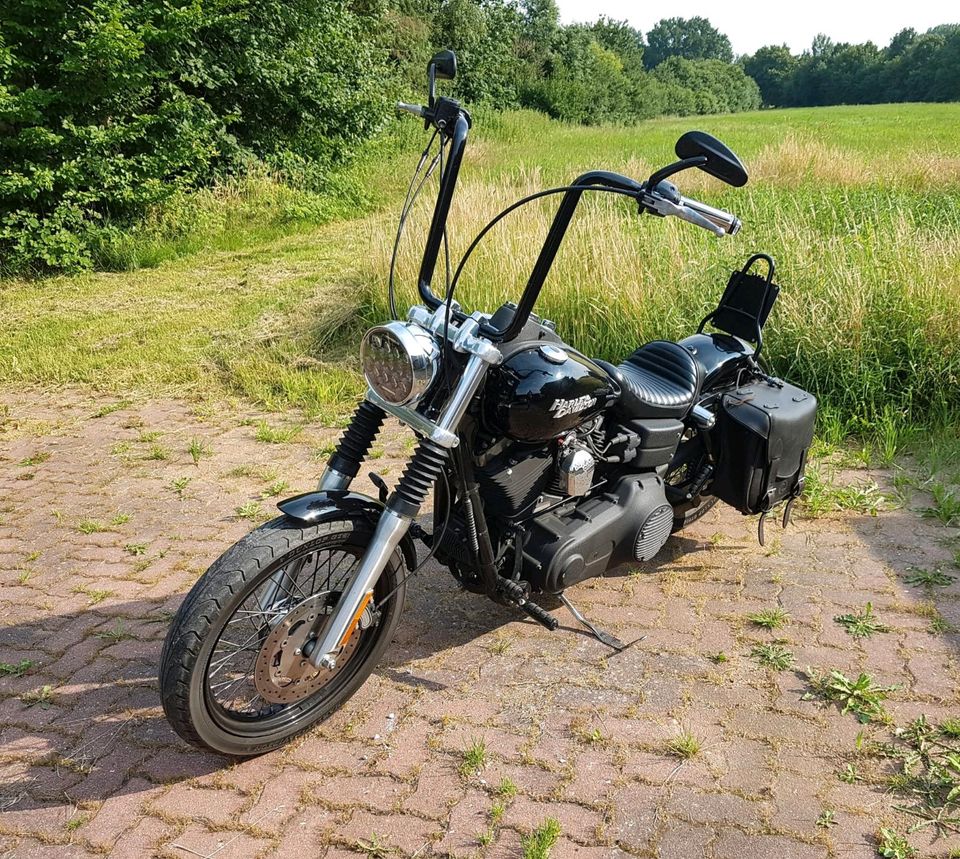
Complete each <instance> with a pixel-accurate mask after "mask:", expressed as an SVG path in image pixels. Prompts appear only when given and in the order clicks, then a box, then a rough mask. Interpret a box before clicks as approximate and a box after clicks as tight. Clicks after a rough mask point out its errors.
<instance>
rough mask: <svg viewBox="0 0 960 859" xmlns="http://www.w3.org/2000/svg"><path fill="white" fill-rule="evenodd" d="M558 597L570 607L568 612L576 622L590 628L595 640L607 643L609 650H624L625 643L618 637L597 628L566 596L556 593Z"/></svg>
mask: <svg viewBox="0 0 960 859" xmlns="http://www.w3.org/2000/svg"><path fill="white" fill-rule="evenodd" d="M558 596H559V597H560V602H562V603H563V604H564V605H565V606H566V607H567V608H568V609H570V614H572V615H573V616H574V617H575V618H576V619H577V622H578V623H581V624H583V625H584V626H585V627H586V628H587V629H589V630H590V632H592V633H593V634H594V636H595V637H596V639H597V641H599V642H600V643H601V644H605V645H607V647H609V648H610V649H611V650H616V651H617V653H619V652H620V651H621V650H626V647H627V645H625V644H624V643H623V642H622V641H621V640H620V639H619V638H617V637H616V636H615V635H611V634H610V633H609V632H604V631H603V630H602V629H597V628H596V627H595V626H594V625H593V624H592V623H590V621H589V620H587V619H586V618H585V617H584V616H583V615H582V614H581V613H580V612H579V611H578V610H577V608H576V606H574V604H573V603H572V602H570V600H568V599H567V598H566V596H564V595H563V594H558Z"/></svg>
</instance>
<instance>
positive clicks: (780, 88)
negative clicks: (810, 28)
mask: <svg viewBox="0 0 960 859" xmlns="http://www.w3.org/2000/svg"><path fill="white" fill-rule="evenodd" d="M739 62H740V64H741V65H742V66H743V68H744V70H745V71H746V73H747V74H748V75H750V77H751V78H753V79H754V80H755V81H756V82H757V84H758V85H759V87H760V92H761V94H762V96H763V103H764V104H765V105H767V106H769V107H811V106H817V105H826V104H879V103H883V102H898V101H957V100H960V25H957V24H943V25H941V26H939V27H934V28H932V29H930V30H927V32H925V33H918V32H917V31H916V30H913V29H905V30H901V31H900V32H899V33H897V34H896V35H895V36H894V37H893V38H892V39H891V40H890V44H889V45H887V46H886V47H885V48H878V47H877V46H876V45H874V44H873V43H872V42H865V43H863V44H859V45H851V44H847V43H839V44H838V43H834V42H833V41H831V40H830V39H829V38H828V37H827V36H824V35H820V36H817V38H816V39H814V42H813V45H812V46H811V47H810V50H809V51H804V52H803V53H802V54H800V55H799V56H797V55H794V54H792V53H791V52H790V49H789V48H787V47H786V46H785V45H769V46H767V47H764V48H760V50H758V51H757V52H756V53H755V54H752V55H750V56H745V57H742V58H741V59H740V60H739Z"/></svg>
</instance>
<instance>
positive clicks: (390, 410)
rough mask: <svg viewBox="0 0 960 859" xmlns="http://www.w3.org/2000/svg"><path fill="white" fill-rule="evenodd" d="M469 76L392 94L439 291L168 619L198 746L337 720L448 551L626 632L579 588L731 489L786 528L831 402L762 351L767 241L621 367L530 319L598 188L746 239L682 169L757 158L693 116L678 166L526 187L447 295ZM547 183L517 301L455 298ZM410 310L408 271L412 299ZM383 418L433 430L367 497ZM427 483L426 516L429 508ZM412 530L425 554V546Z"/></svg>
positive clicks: (236, 743) (176, 711)
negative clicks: (552, 201)
mask: <svg viewBox="0 0 960 859" xmlns="http://www.w3.org/2000/svg"><path fill="white" fill-rule="evenodd" d="M455 74H456V57H455V56H454V55H453V53H452V52H449V51H445V52H441V53H439V54H437V55H436V56H435V57H434V58H433V60H432V61H431V63H430V65H429V67H428V78H429V101H428V104H427V105H426V106H425V107H420V106H414V105H406V104H400V105H398V108H399V109H400V110H402V111H407V112H409V113H412V114H415V115H416V116H418V117H420V118H422V119H423V120H424V123H425V128H426V130H428V131H431V130H432V132H433V136H432V138H431V142H430V144H428V146H427V148H426V149H425V150H424V153H423V156H422V157H421V159H420V164H419V165H418V168H417V171H416V172H415V174H414V179H413V181H412V182H411V185H410V191H409V193H408V195H407V201H406V203H405V205H404V209H403V214H402V216H401V219H400V229H399V230H398V234H397V242H398V243H399V240H400V235H401V233H402V230H403V225H404V223H405V221H406V218H407V215H408V213H409V211H410V208H411V206H412V205H413V202H414V200H415V199H416V197H417V194H418V193H419V192H420V190H421V189H422V188H423V187H424V184H425V183H426V181H427V179H428V178H429V176H430V175H431V174H433V173H434V170H435V168H436V167H437V166H438V164H439V167H440V169H439V178H440V181H439V192H438V198H437V202H436V207H435V210H434V213H433V219H432V223H431V226H430V229H429V234H428V237H427V240H426V246H425V248H424V253H423V261H422V265H421V268H420V275H419V294H420V298H421V300H422V304H419V305H417V306H415V307H413V308H411V310H410V311H409V314H408V316H407V319H406V321H400V320H396V319H395V320H394V321H391V322H386V323H384V324H382V325H377V326H376V327H374V328H372V329H370V330H369V331H368V332H367V333H366V335H365V336H364V338H363V342H362V345H361V358H362V361H361V363H362V368H363V373H364V376H365V378H366V381H367V384H368V386H369V390H368V391H367V393H366V396H365V398H364V400H363V402H361V403H360V405H359V406H358V408H357V410H356V413H355V415H354V417H353V419H352V421H351V423H350V425H349V426H348V427H347V429H346V430H345V432H344V433H343V435H342V437H341V439H340V441H339V444H338V446H337V448H336V451H335V452H334V453H333V455H332V456H331V457H330V459H329V462H328V463H327V466H326V470H325V471H324V473H323V476H322V479H321V481H320V485H319V487H318V489H317V491H316V492H310V493H307V494H304V495H300V496H297V497H295V498H290V499H288V500H286V501H283V502H282V503H280V504H279V508H280V511H281V513H282V515H281V516H280V517H279V518H276V519H274V520H273V521H271V522H268V523H267V524H265V525H263V526H261V527H259V528H257V529H256V530H254V531H253V532H251V533H250V534H248V535H247V536H246V537H244V538H243V539H242V540H240V541H239V542H238V543H237V544H236V545H234V546H233V547H231V548H230V549H228V550H227V551H226V552H225V553H224V554H223V555H222V556H221V557H220V558H219V559H218V560H217V561H216V562H215V563H214V564H213V566H211V567H210V569H209V570H208V571H207V572H206V573H205V574H204V576H203V577H202V578H201V579H200V580H199V581H198V582H197V583H196V585H195V586H194V587H193V589H192V590H191V591H190V593H189V594H188V596H187V597H186V599H185V600H184V602H183V604H182V605H181V607H180V610H179V612H178V613H177V615H176V617H175V618H174V620H173V622H172V625H171V628H170V631H169V633H168V635H167V638H166V642H165V644H164V648H163V653H162V656H161V664H160V686H161V694H162V700H163V707H164V710H165V712H166V715H167V718H168V719H169V721H170V723H171V724H172V726H173V727H174V729H175V730H176V731H177V733H178V734H179V735H180V736H181V737H183V738H184V739H185V740H187V741H189V742H191V743H193V744H195V745H197V746H200V747H205V748H208V749H212V750H215V751H217V752H221V753H225V754H230V755H237V756H246V755H256V754H261V753H263V752H266V751H269V750H271V749H274V748H276V747H277V746H280V745H281V744H283V743H284V742H285V741H287V740H289V739H290V738H291V737H293V736H295V735H296V734H298V733H300V732H301V731H304V730H305V729H307V728H309V727H310V726H311V725H313V724H315V723H316V722H318V721H320V720H322V719H324V718H325V717H327V716H328V715H329V714H330V713H331V712H333V711H334V710H335V709H336V708H337V707H339V706H340V705H341V704H343V703H344V702H345V701H346V700H347V699H348V698H350V696H351V695H352V694H353V693H354V692H356V691H357V689H358V688H359V687H360V686H361V684H363V683H364V681H365V680H366V678H367V677H368V676H369V675H370V673H371V672H372V671H373V669H374V668H375V667H376V665H377V663H378V662H379V660H380V658H381V657H382V655H383V653H384V651H385V650H386V648H387V647H388V645H389V643H390V640H391V637H392V636H393V633H394V630H395V629H396V627H397V624H398V622H399V620H400V614H401V611H402V609H403V603H404V595H405V591H406V588H407V586H408V582H409V580H410V577H411V576H412V575H413V574H414V573H415V572H417V571H418V570H420V569H421V568H422V567H423V566H424V564H425V563H426V562H427V561H428V560H430V559H431V558H433V559H436V561H438V562H439V563H440V564H442V565H444V566H445V567H447V569H449V571H450V572H451V573H452V574H453V576H454V577H455V578H456V579H457V581H458V582H459V583H460V584H461V585H462V586H463V587H464V588H466V589H467V590H470V591H473V592H476V593H480V594H485V595H486V596H488V597H489V598H490V599H492V600H495V601H496V602H498V603H500V604H504V605H508V606H515V607H516V608H517V610H518V612H523V613H525V614H526V615H528V616H529V617H531V618H533V620H535V621H537V622H538V623H540V624H542V625H543V626H544V627H545V628H546V629H548V630H554V629H556V628H557V625H558V622H557V619H556V618H555V617H554V616H553V615H552V614H550V613H548V612H547V611H546V610H544V609H543V608H542V607H541V606H540V605H539V604H538V603H537V602H535V601H533V600H532V599H531V595H535V594H548V595H554V596H555V597H557V598H559V599H560V600H561V602H563V604H564V605H566V606H567V608H569V609H570V611H571V612H572V613H573V615H574V617H575V618H576V619H577V621H578V622H579V623H581V624H583V625H584V626H586V627H587V628H588V629H589V630H590V631H591V633H592V634H594V635H595V636H596V637H597V638H598V639H599V640H600V641H601V642H603V643H604V644H605V645H606V646H609V647H611V648H614V649H620V648H622V647H623V645H622V644H621V643H620V642H619V641H618V640H617V639H616V638H615V637H614V636H613V635H611V634H610V633H608V632H605V631H602V630H600V629H597V628H596V627H595V626H593V625H592V624H591V623H590V622H589V621H588V620H587V619H586V618H585V617H584V616H583V615H582V614H581V613H580V612H578V611H577V609H576V608H575V607H574V606H573V604H572V603H571V602H570V601H569V599H568V598H567V596H566V591H567V589H568V588H569V587H570V586H571V585H575V584H577V583H578V582H582V581H584V580H585V579H588V578H591V577H593V576H601V575H604V574H605V573H606V572H607V571H609V570H611V569H613V568H615V567H618V566H620V565H623V564H630V563H635V562H638V561H646V560H649V559H651V558H653V557H654V556H655V555H656V554H657V552H658V551H659V550H660V549H661V548H662V547H663V545H664V543H666V541H667V539H668V538H669V537H670V534H671V533H672V532H674V531H676V530H678V529H680V528H682V527H683V526H684V525H686V524H688V523H690V522H692V521H693V520H695V519H697V518H698V517H700V516H702V515H703V514H704V513H705V512H706V511H707V510H708V509H709V508H710V507H711V506H712V505H713V504H715V503H716V502H717V501H718V500H719V501H723V502H725V503H727V504H729V505H732V506H733V507H735V508H736V509H738V510H739V511H741V512H742V513H744V514H760V517H761V518H760V538H761V541H762V539H763V522H764V519H765V518H766V516H767V514H768V513H769V512H771V511H772V509H773V508H774V507H775V505H779V504H781V503H784V502H785V503H786V509H785V512H784V515H783V522H784V525H786V524H787V520H788V518H789V513H790V507H791V506H792V504H793V501H794V500H795V499H796V498H797V497H798V496H799V494H800V492H801V491H802V488H803V473H804V466H805V459H806V452H807V449H808V448H809V446H810V443H811V440H812V437H813V424H814V416H815V411H816V400H815V399H814V398H813V397H812V396H811V395H810V394H808V393H806V392H804V391H802V390H800V389H799V388H796V387H794V386H792V385H790V384H787V383H786V382H784V381H782V380H780V379H776V378H773V377H772V376H770V375H768V373H767V372H766V371H765V370H764V369H763V366H762V365H761V362H760V352H761V349H762V333H761V332H762V328H763V325H764V322H765V321H766V319H767V316H768V314H769V313H770V310H771V307H772V305H773V303H774V301H775V299H776V297H777V293H778V291H779V289H778V287H777V286H776V284H775V283H774V281H773V276H774V265H773V261H772V260H771V259H770V258H769V257H768V256H766V255H763V254H757V255H755V256H753V257H751V258H750V260H748V262H747V264H746V265H745V266H744V268H743V269H742V270H741V271H738V272H734V274H733V276H732V277H731V278H730V281H729V283H728V285H727V287H726V290H725V291H724V293H723V296H722V299H721V301H720V303H719V305H718V307H717V309H716V310H715V311H713V312H712V313H711V314H710V315H709V316H707V318H706V319H704V321H703V322H702V323H701V325H700V328H699V330H698V331H697V332H696V333H694V334H692V335H691V336H689V337H687V338H685V339H683V340H681V341H680V342H676V343H675V342H669V341H666V340H655V341H653V342H651V343H646V344H644V345H641V346H640V347H639V348H638V349H637V350H636V351H635V352H634V353H633V354H632V355H629V356H627V357H626V358H625V360H623V362H622V363H620V364H619V366H614V365H612V364H609V363H607V362H605V361H601V360H597V359H592V358H590V357H588V356H586V355H584V354H582V353H581V352H578V351H577V349H576V348H575V347H573V346H571V345H569V344H568V343H566V342H564V340H563V338H562V336H561V335H560V333H559V332H558V331H557V328H556V326H555V325H554V323H553V322H550V321H548V320H546V319H541V318H540V317H538V316H537V315H536V314H535V313H534V312H533V308H534V304H535V302H536V300H537V297H538V295H539V294H540V291H541V289H542V288H543V285H544V282H545V281H546V279H547V276H548V274H549V272H550V268H551V264H552V263H553V261H554V257H555V256H556V254H557V251H558V250H559V248H560V244H561V242H562V240H563V237H564V233H565V232H566V229H567V225H568V224H569V222H570V220H571V217H572V216H573V214H574V210H575V209H576V207H577V204H578V203H579V201H580V199H581V197H582V196H583V195H584V193H586V192H603V193H608V194H616V195H619V196H622V197H626V198H628V199H629V200H631V201H633V203H634V204H636V205H637V206H638V208H639V212H640V214H648V215H655V216H659V217H675V218H680V219H682V220H684V221H688V222H689V223H691V224H694V225H695V226H698V227H701V228H703V229H705V230H708V231H709V232H711V233H714V234H716V235H717V236H724V235H734V234H736V233H737V231H738V230H739V229H740V222H739V220H738V219H737V218H736V217H735V216H734V215H732V214H730V213H728V212H725V211H721V210H719V209H716V208H713V207H712V206H708V205H705V204H704V203H700V202H697V201H696V200H691V199H688V198H686V197H683V196H681V195H680V193H679V192H678V190H677V187H676V185H674V184H673V183H672V182H670V181H668V180H669V177H671V176H674V175H675V174H677V173H679V172H680V171H682V170H687V169H690V168H699V169H701V170H704V171H706V172H707V173H709V174H710V175H712V176H714V177H717V178H719V179H721V180H722V181H724V182H726V183H728V184H730V185H733V186H737V187H739V186H742V185H744V184H745V183H746V182H747V173H746V171H745V169H744V167H743V165H742V164H741V163H740V161H739V160H738V159H737V157H736V155H734V154H733V152H731V151H730V149H728V148H727V147H726V146H724V145H723V144H722V143H721V142H720V141H718V140H716V139H715V138H713V137H711V136H710V135H708V134H704V133H702V132H697V131H692V132H689V133H687V134H684V135H683V136H682V137H681V138H680V139H679V141H678V142H677V144H676V154H677V156H678V159H679V160H677V161H676V162H674V163H672V164H670V165H669V166H667V167H664V168H663V169H661V170H658V171H657V172H655V173H654V174H653V175H652V176H651V177H650V178H649V179H647V180H646V181H645V182H643V181H635V180H634V179H631V178H628V177H626V176H621V175H618V174H616V173H611V172H606V171H595V172H589V173H585V174H584V175H582V176H580V177H579V178H578V179H576V180H575V181H574V182H573V183H572V184H571V185H569V186H565V187H561V188H553V189H549V190H546V191H542V192H540V193H538V194H534V195H531V196H530V197H527V198H525V199H523V200H520V201H518V202H517V203H515V204H514V205H512V206H510V207H509V208H508V209H507V210H505V211H504V212H502V213H500V214H499V215H498V216H497V217H496V218H494V219H493V221H491V223H490V224H489V225H488V226H487V227H486V228H484V230H483V231H482V232H481V233H480V235H479V236H478V237H477V239H476V240H475V241H474V243H473V244H472V245H471V246H470V248H469V250H468V251H467V253H466V255H465V257H464V259H463V260H462V261H461V262H460V264H459V266H458V268H457V269H456V271H455V272H454V274H453V277H452V279H451V278H450V276H449V270H450V269H449V265H447V266H446V270H447V272H448V275H447V278H446V280H447V283H446V291H445V294H444V296H443V297H440V296H438V295H437V294H435V293H434V291H433V289H432V286H431V284H432V283H433V280H434V273H435V269H436V267H437V264H438V259H439V257H440V253H441V249H442V248H443V247H445V244H444V243H445V235H446V234H445V230H446V222H447V215H448V213H449V211H450V205H451V201H452V199H453V196H454V191H455V189H456V186H457V177H458V174H459V172H460V167H461V163H462V161H463V156H464V150H465V148H466V145H467V136H468V133H469V130H470V126H471V119H470V115H469V113H468V112H467V111H466V110H465V109H464V108H463V107H462V106H461V105H460V104H459V103H458V102H457V101H455V100H453V99H451V98H447V97H438V96H437V95H436V81H437V80H448V79H452V78H453V77H454V76H455ZM434 146H436V147H437V152H436V153H435V154H433V147H434ZM431 156H432V157H431ZM551 194H557V195H562V200H561V203H560V205H559V207H558V210H557V212H556V215H555V218H554V220H553V223H552V226H551V227H550V230H549V233H548V235H547V237H546V240H545V242H544V245H543V247H542V249H541V251H540V253H539V258H538V259H537V261H536V264H535V266H534V268H533V271H532V273H531V275H530V278H529V280H528V282H527V284H526V287H525V289H524V291H523V294H522V295H521V296H520V300H519V301H518V302H517V303H516V304H512V303H508V304H504V305H503V306H502V307H500V308H498V309H496V310H495V311H494V312H493V313H492V314H489V313H485V312H481V311H475V312H473V313H467V312H466V311H465V310H463V309H462V308H461V307H460V305H459V304H458V303H457V302H456V301H455V300H454V293H455V289H456V286H457V283H458V281H459V279H460V275H461V272H462V271H463V266H464V264H465V263H466V261H467V259H468V258H469V256H470V253H471V252H472V251H473V249H474V248H475V247H476V245H477V242H479V241H480V239H482V238H483V236H484V235H485V234H486V232H487V231H488V230H489V229H491V228H492V227H493V226H494V225H495V224H496V223H498V222H499V221H500V220H501V219H502V218H504V217H505V216H506V215H508V214H509V213H510V212H512V211H514V210H516V209H517V208H518V207H520V206H522V205H524V204H526V203H529V202H530V201H532V200H535V199H539V198H542V197H544V196H547V195H551ZM395 258H396V254H395V255H394V259H395ZM758 268H759V269H760V271H762V272H763V273H762V274H761V273H758V271H757V269H758ZM394 304H395V302H394V295H393V266H391V279H390V306H391V312H392V314H393V315H394V316H396V311H395V307H394ZM388 416H392V417H393V418H396V419H397V420H399V421H400V422H401V423H402V424H405V425H406V426H407V427H409V428H410V429H411V430H412V431H413V432H414V433H416V435H417V436H418V445H417V447H416V450H415V452H414V453H413V455H412V457H411V458H410V460H409V462H408V463H407V465H406V468H405V470H404V471H403V474H402V476H401V477H400V478H399V480H398V481H397V483H396V486H394V488H393V491H392V492H389V493H388V491H387V487H386V486H385V485H384V484H383V482H382V480H381V479H380V478H376V477H374V476H373V475H371V476H372V477H374V482H375V483H376V484H377V485H378V487H379V490H380V493H379V494H380V497H379V498H370V497H367V496H366V495H362V494H360V493H358V492H354V491H351V488H350V487H351V483H352V481H353V480H354V478H355V477H356V476H357V474H358V473H359V471H360V468H361V463H362V462H363V460H364V457H365V456H366V454H367V453H368V451H369V450H370V447H371V444H372V443H373V441H374V439H375V437H376V435H377V433H378V431H379V430H380V428H381V426H382V424H383V422H384V420H385V419H386V418H387V417H388ZM431 491H432V492H433V500H432V505H433V509H432V512H433V516H432V527H431V531H430V532H429V533H428V532H427V530H425V528H424V527H422V526H421V525H420V524H419V523H418V521H417V519H418V515H419V514H420V512H421V508H422V507H423V506H424V504H425V502H426V500H427V498H428V496H429V495H430V493H431ZM415 541H419V542H422V543H423V544H425V546H426V547H427V552H426V557H424V558H423V559H420V560H418V557H417V550H416V548H415Z"/></svg>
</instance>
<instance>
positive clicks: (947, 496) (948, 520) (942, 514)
mask: <svg viewBox="0 0 960 859" xmlns="http://www.w3.org/2000/svg"><path fill="white" fill-rule="evenodd" d="M930 493H931V494H932V495H933V506H931V507H927V508H926V509H925V510H921V511H920V515H921V516H923V517H924V518H925V519H936V520H937V521H938V522H942V523H943V524H944V525H954V524H956V523H958V522H960V495H958V494H957V493H956V492H954V491H953V490H952V489H948V488H947V487H946V486H944V484H942V483H934V484H933V485H932V486H931V487H930Z"/></svg>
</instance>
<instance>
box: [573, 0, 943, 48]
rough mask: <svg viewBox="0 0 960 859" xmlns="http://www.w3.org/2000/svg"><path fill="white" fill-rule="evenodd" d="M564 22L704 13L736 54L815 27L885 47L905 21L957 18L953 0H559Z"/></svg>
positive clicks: (793, 41) (795, 40)
mask: <svg viewBox="0 0 960 859" xmlns="http://www.w3.org/2000/svg"><path fill="white" fill-rule="evenodd" d="M557 5H558V6H559V7H560V15H561V19H562V20H563V22H564V23H567V24H569V23H573V22H576V21H595V20H596V19H597V18H598V17H599V16H600V15H605V16H606V17H608V18H613V19H615V20H618V21H627V22H629V23H630V24H631V25H632V26H633V27H636V28H637V29H638V30H641V31H643V32H644V33H646V32H647V31H648V30H649V29H650V28H651V27H652V26H653V25H654V24H655V23H656V22H657V21H659V20H660V19H661V18H674V17H681V18H693V17H694V16H697V15H699V16H701V17H703V18H706V19H708V20H709V21H710V23H711V24H713V26H714V27H716V28H717V29H718V30H720V32H722V33H726V34H727V36H729V37H730V42H731V43H732V44H733V51H734V53H735V54H752V53H753V52H754V51H755V50H756V49H757V48H760V47H762V46H763V45H771V44H773V45H780V44H784V43H786V44H787V45H789V46H790V48H791V49H792V50H793V52H794V53H799V52H800V51H802V50H804V49H806V48H809V47H810V44H811V42H813V37H814V36H816V35H817V33H826V34H827V35H828V36H829V37H830V38H831V39H833V41H835V42H866V41H872V42H874V43H875V44H876V45H878V46H880V47H883V46H885V45H886V44H887V43H888V42H889V41H890V37H891V36H893V35H894V34H895V33H897V32H899V31H900V30H902V29H903V28H904V27H913V28H914V29H915V30H917V31H918V32H923V31H924V30H927V29H929V28H930V27H934V26H936V25H937V24H953V23H960V8H958V5H957V3H956V0H954V2H951V3H947V2H944V0H910V2H907V3H900V2H892V0H887V2H880V3H877V2H875V0H874V2H870V3H865V2H863V0H856V2H851V0H802V2H786V3H783V2H779V3H778V2H770V0H767V2H757V0H749V2H742V0H727V2H721V3H717V2H716V0H713V2H707V0H686V2H684V3H682V4H678V3H674V2H664V0H654V2H642V0H557Z"/></svg>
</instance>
